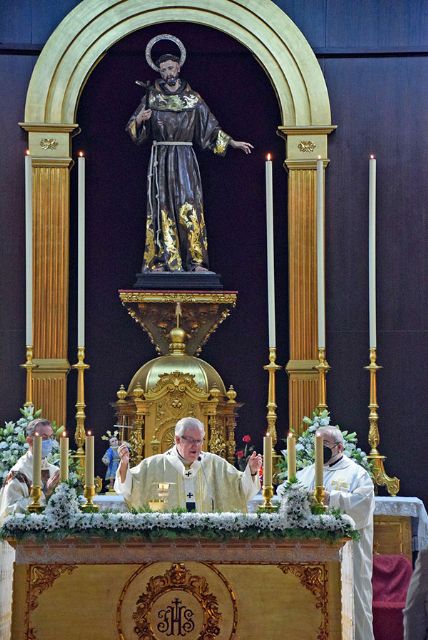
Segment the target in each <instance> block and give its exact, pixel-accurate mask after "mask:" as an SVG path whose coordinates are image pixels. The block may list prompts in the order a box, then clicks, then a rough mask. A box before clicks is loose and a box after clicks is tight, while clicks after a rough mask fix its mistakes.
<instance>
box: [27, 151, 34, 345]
mask: <svg viewBox="0 0 428 640" xmlns="http://www.w3.org/2000/svg"><path fill="white" fill-rule="evenodd" d="M25 344H26V345H28V346H31V345H32V344H33V168H32V160H31V156H30V155H29V152H28V151H27V155H26V156H25Z"/></svg>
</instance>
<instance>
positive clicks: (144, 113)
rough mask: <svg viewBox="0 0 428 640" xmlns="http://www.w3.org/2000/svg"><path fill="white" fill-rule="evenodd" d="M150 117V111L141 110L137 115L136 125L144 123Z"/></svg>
mask: <svg viewBox="0 0 428 640" xmlns="http://www.w3.org/2000/svg"><path fill="white" fill-rule="evenodd" d="M151 115H152V110H151V109H141V111H139V113H138V114H137V124H141V123H142V122H145V121H146V120H148V119H149V118H150V117H151Z"/></svg>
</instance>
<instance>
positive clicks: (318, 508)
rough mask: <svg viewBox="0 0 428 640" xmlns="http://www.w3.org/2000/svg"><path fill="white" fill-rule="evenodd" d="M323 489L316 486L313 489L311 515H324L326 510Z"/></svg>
mask: <svg viewBox="0 0 428 640" xmlns="http://www.w3.org/2000/svg"><path fill="white" fill-rule="evenodd" d="M324 500H325V489H324V487H323V486H316V487H315V489H314V504H312V505H311V511H312V513H316V514H320V513H324V512H325V511H326V509H327V507H326V505H325V504H324Z"/></svg>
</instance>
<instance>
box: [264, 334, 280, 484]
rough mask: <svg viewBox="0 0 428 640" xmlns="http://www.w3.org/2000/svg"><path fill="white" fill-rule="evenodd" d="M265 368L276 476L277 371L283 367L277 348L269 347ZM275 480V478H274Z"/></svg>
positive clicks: (278, 457) (268, 428) (274, 472)
mask: <svg viewBox="0 0 428 640" xmlns="http://www.w3.org/2000/svg"><path fill="white" fill-rule="evenodd" d="M263 369H264V370H265V371H267V372H268V374H269V379H268V401H267V405H266V407H267V410H268V411H267V415H266V420H267V433H269V434H270V435H271V437H272V468H273V475H274V478H275V477H276V475H277V473H278V465H279V459H280V456H279V455H278V454H277V453H276V451H275V446H276V443H277V439H278V438H277V435H276V407H277V404H276V378H275V376H276V372H277V371H279V370H280V369H281V367H280V365H279V364H276V348H275V347H269V364H266V365H265V366H264V367H263ZM274 482H275V480H274Z"/></svg>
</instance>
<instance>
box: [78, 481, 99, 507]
mask: <svg viewBox="0 0 428 640" xmlns="http://www.w3.org/2000/svg"><path fill="white" fill-rule="evenodd" d="M83 495H84V496H85V498H86V502H85V504H82V506H81V507H80V509H81V510H82V511H85V512H86V513H95V512H97V511H99V506H98V505H97V504H94V497H95V486H94V485H91V486H88V485H85V488H84V489H83Z"/></svg>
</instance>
